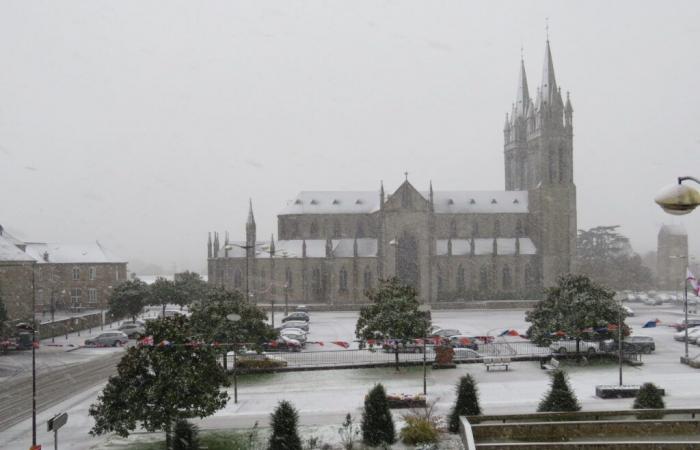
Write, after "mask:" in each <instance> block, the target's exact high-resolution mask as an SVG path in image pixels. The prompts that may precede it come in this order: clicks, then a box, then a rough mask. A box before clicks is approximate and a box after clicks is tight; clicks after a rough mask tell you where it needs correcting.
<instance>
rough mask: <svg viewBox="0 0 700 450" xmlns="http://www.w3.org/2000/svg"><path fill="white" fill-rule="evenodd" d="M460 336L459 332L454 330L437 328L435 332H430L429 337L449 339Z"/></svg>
mask: <svg viewBox="0 0 700 450" xmlns="http://www.w3.org/2000/svg"><path fill="white" fill-rule="evenodd" d="M458 334H460V331H459V330H457V329H454V328H444V329H443V328H438V329H437V330H434V331H432V333H431V334H430V336H431V337H432V336H437V337H441V338H449V337H450V336H455V335H458Z"/></svg>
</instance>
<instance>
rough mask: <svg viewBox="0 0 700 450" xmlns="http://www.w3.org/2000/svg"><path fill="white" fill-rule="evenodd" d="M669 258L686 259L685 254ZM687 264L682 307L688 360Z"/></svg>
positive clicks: (686, 357) (686, 358)
mask: <svg viewBox="0 0 700 450" xmlns="http://www.w3.org/2000/svg"><path fill="white" fill-rule="evenodd" d="M669 258H673V259H688V256H686V255H671V256H669ZM687 266H688V265H687V264H686V274H685V275H684V278H683V309H684V310H685V327H684V328H685V360H686V361H687V360H688V274H687V271H688V269H687Z"/></svg>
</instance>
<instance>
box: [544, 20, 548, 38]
mask: <svg viewBox="0 0 700 450" xmlns="http://www.w3.org/2000/svg"><path fill="white" fill-rule="evenodd" d="M544 29H545V32H546V33H547V42H549V17H545V18H544Z"/></svg>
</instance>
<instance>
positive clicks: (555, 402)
mask: <svg viewBox="0 0 700 450" xmlns="http://www.w3.org/2000/svg"><path fill="white" fill-rule="evenodd" d="M580 410H581V405H579V403H578V399H576V395H575V394H574V393H573V391H572V390H571V388H570V387H569V383H568V381H567V378H566V373H564V371H563V370H556V371H555V372H554V374H553V375H552V384H551V387H550V390H549V392H548V393H547V396H546V397H545V398H543V399H542V401H541V402H540V405H539V407H538V408H537V412H566V411H580Z"/></svg>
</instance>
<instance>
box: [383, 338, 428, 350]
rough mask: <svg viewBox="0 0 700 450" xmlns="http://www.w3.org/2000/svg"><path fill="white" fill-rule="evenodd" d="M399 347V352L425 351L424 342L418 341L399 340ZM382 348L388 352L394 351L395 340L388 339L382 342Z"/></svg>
mask: <svg viewBox="0 0 700 450" xmlns="http://www.w3.org/2000/svg"><path fill="white" fill-rule="evenodd" d="M397 345H398V347H399V353H423V344H422V343H421V344H419V343H418V342H416V341H408V342H401V341H399V342H397ZM382 350H384V351H385V352H386V353H394V351H395V341H393V340H387V341H384V343H383V344H382Z"/></svg>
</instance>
